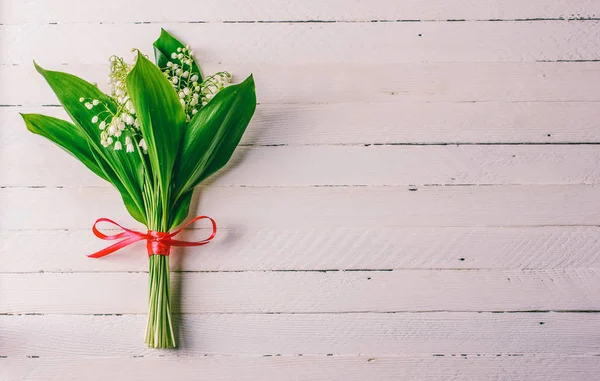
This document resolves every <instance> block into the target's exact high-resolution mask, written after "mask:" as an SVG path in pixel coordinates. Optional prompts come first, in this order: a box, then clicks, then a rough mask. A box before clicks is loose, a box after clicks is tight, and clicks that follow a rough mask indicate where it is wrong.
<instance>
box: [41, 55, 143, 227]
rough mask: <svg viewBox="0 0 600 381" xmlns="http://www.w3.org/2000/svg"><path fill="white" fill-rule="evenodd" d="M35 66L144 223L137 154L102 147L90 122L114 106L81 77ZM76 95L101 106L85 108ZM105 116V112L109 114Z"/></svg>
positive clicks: (113, 110)
mask: <svg viewBox="0 0 600 381" xmlns="http://www.w3.org/2000/svg"><path fill="white" fill-rule="evenodd" d="M34 64H35V63H34ZM35 67H36V69H37V71H38V72H39V73H40V74H41V75H42V76H43V77H44V79H46V82H48V84H49V85H50V87H51V88H52V90H54V93H55V94H56V96H57V97H58V100H59V101H60V103H61V104H62V105H63V107H64V108H65V111H66V112H67V114H69V116H70V117H71V119H72V120H73V122H74V123H75V125H76V126H78V127H79V128H80V131H81V132H83V134H84V135H85V136H86V137H87V141H88V144H89V146H90V150H91V152H92V154H93V155H94V157H95V158H96V162H97V163H98V165H99V166H100V167H101V168H102V170H103V172H104V173H105V175H106V177H107V178H108V180H109V181H110V182H111V183H112V184H113V185H114V186H115V187H116V188H117V189H118V190H119V192H120V193H121V196H122V197H123V198H124V199H127V200H130V201H131V203H133V205H134V206H135V212H134V213H131V209H132V208H133V207H131V206H130V207H128V210H129V211H130V213H131V214H132V216H133V217H134V218H136V219H137V220H138V221H140V222H143V223H146V222H145V218H144V219H143V221H142V219H140V217H139V216H145V213H144V210H145V208H144V203H143V200H142V184H143V172H142V162H141V160H140V158H139V156H138V155H132V154H126V153H125V152H123V151H114V150H113V149H111V148H105V147H103V146H102V145H101V144H100V129H99V128H98V125H97V124H95V123H92V118H93V117H94V116H96V115H97V114H98V113H99V112H100V111H101V110H103V108H102V107H106V109H104V110H108V111H110V112H112V113H115V112H116V110H117V105H116V104H115V103H114V101H113V100H112V99H111V98H110V97H109V96H107V95H106V94H104V93H103V92H102V91H100V90H99V89H98V88H97V87H96V86H94V85H92V84H91V83H89V82H86V81H84V80H83V79H81V78H78V77H76V76H74V75H72V74H67V73H62V72H58V71H50V70H45V69H43V68H42V67H40V66H39V65H37V64H35ZM80 97H82V98H85V99H87V100H90V101H91V100H93V99H97V100H98V101H99V102H100V104H102V105H105V106H94V107H93V108H92V109H88V108H87V107H86V106H85V103H86V102H80V101H79V98H80ZM103 115H104V114H103ZM103 115H102V116H103ZM105 115H109V113H107V114H105Z"/></svg>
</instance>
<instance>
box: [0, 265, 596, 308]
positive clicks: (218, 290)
mask: <svg viewBox="0 0 600 381" xmlns="http://www.w3.org/2000/svg"><path fill="white" fill-rule="evenodd" d="M171 285H172V287H173V290H172V292H173V299H172V300H173V301H174V306H173V309H174V311H177V312H181V313H229V314H234V313H324V312H330V313H339V312H354V313H355V312H399V311H401V312H405V311H417V312H422V311H440V310H443V311H446V310H449V311H538V310H543V311H545V310H559V311H565V310H598V311H600V294H599V293H598V289H599V288H600V274H598V272H597V271H596V270H594V269H576V270H537V271H533V270H530V271H525V270H522V271H498V270H471V271H464V270H395V271H360V272H357V271H350V272H349V271H331V272H303V271H302V272H293V271H292V272H269V273H264V272H224V273H179V274H174V276H173V277H172V279H171ZM231 285H236V287H231ZM475 285H477V286H475ZM147 287H148V274H147V273H146V272H144V273H111V274H105V273H77V274H75V273H73V274H0V289H2V295H3V297H2V299H1V300H0V311H3V312H6V313H17V314H27V313H52V314H102V313H109V314H145V313H146V311H147V308H148V305H147V300H146V299H145V298H140V295H144V294H145V293H146V291H147V290H146V289H147ZM115 295H119V297H118V298H116V297H115Z"/></svg>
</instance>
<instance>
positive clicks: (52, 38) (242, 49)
mask: <svg viewBox="0 0 600 381" xmlns="http://www.w3.org/2000/svg"><path fill="white" fill-rule="evenodd" d="M162 26H163V27H164V28H165V29H167V30H169V31H171V32H172V33H174V34H175V35H177V36H181V37H182V38H184V39H185V40H186V41H189V44H190V45H192V47H193V48H194V49H196V53H197V55H198V57H200V56H201V57H202V60H201V62H212V63H217V62H222V63H223V64H225V65H229V64H232V63H234V62H236V63H279V64H305V63H313V64H318V63H396V62H454V61H459V62H472V61H539V60H596V59H599V58H600V52H599V50H598V40H599V34H600V27H599V26H600V21H585V22H556V21H541V22H455V23H319V24H314V25H313V24H305V23H300V24H279V23H274V24H271V23H266V24H246V23H242V24H169V23H165V24H163V25H162ZM158 32H159V27H158V26H157V25H147V24H139V25H134V24H129V25H123V24H120V25H113V24H64V25H62V24H57V25H48V24H45V25H38V24H24V25H4V26H0V64H24V63H29V62H31V59H32V58H38V59H39V60H40V62H41V63H43V64H45V65H57V64H61V63H65V62H67V63H68V62H76V63H80V64H81V63H86V64H87V63H100V62H105V60H106V59H107V57H109V56H110V55H112V54H118V55H126V56H129V55H131V52H130V50H131V48H132V47H136V48H140V49H142V51H143V52H145V53H148V54H150V53H151V46H152V42H153V41H154V40H155V39H156V36H157V35H158ZM69 36H71V37H69ZM80 36H86V41H85V43H84V44H82V43H80V41H81V40H80V38H81V37H80ZM123 36H127V38H123ZM186 36H187V37H186ZM190 36H192V37H190ZM193 36H205V37H199V38H198V40H196V39H194V38H193ZM290 41H292V42H293V43H290ZM225 46H226V47H227V48H226V49H224V48H223V47H225Z"/></svg>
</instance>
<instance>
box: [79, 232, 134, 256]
mask: <svg viewBox="0 0 600 381" xmlns="http://www.w3.org/2000/svg"><path fill="white" fill-rule="evenodd" d="M143 239H145V238H143V237H140V236H137V235H134V236H131V237H129V238H127V239H124V240H122V241H119V242H117V243H115V244H113V245H110V246H108V247H105V248H104V249H102V250H99V251H97V252H95V253H93V254H90V255H88V257H89V258H102V257H105V256H107V255H109V254H112V253H114V252H115V251H117V250H119V249H122V248H124V247H125V246H129V245H131V244H132V243H135V242H138V241H141V240H143Z"/></svg>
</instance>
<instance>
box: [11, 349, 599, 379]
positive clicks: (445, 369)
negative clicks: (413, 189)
mask: <svg viewBox="0 0 600 381" xmlns="http://www.w3.org/2000/svg"><path fill="white" fill-rule="evenodd" d="M3 363H7V364H6V365H4V366H0V377H1V378H3V379H8V380H13V379H15V380H16V379H20V380H23V379H32V380H40V379H44V380H60V381H66V380H73V381H79V380H81V379H85V380H89V381H96V380H97V381H104V380H106V379H107V378H108V379H126V380H148V379H154V378H156V379H168V378H169V377H172V376H173V374H177V379H179V380H196V379H197V377H198V376H199V375H201V377H202V379H203V380H215V381H217V380H218V381H220V380H224V379H227V380H238V381H250V380H290V381H302V380H314V381H332V380H339V381H364V380H373V381H383V380H390V379H402V380H405V381H481V380H482V379H497V380H511V381H531V380H545V381H567V380H594V379H597V378H598V377H600V371H598V365H597V364H598V357H595V356H556V355H522V354H517V355H503V354H497V355H493V354H492V355H481V354H477V355H466V354H451V355H450V354H449V355H444V356H432V355H421V356H416V355H412V356H378V355H377V356H266V357H240V356H207V357H204V356H202V357H197V356H194V357H190V356H182V357H167V358H162V357H159V358H157V357H151V358H148V357H135V358H82V359H77V362H76V363H74V362H73V361H72V360H68V359H61V358H33V359H22V358H17V359H15V358H8V359H0V365H2V364H3Z"/></svg>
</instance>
